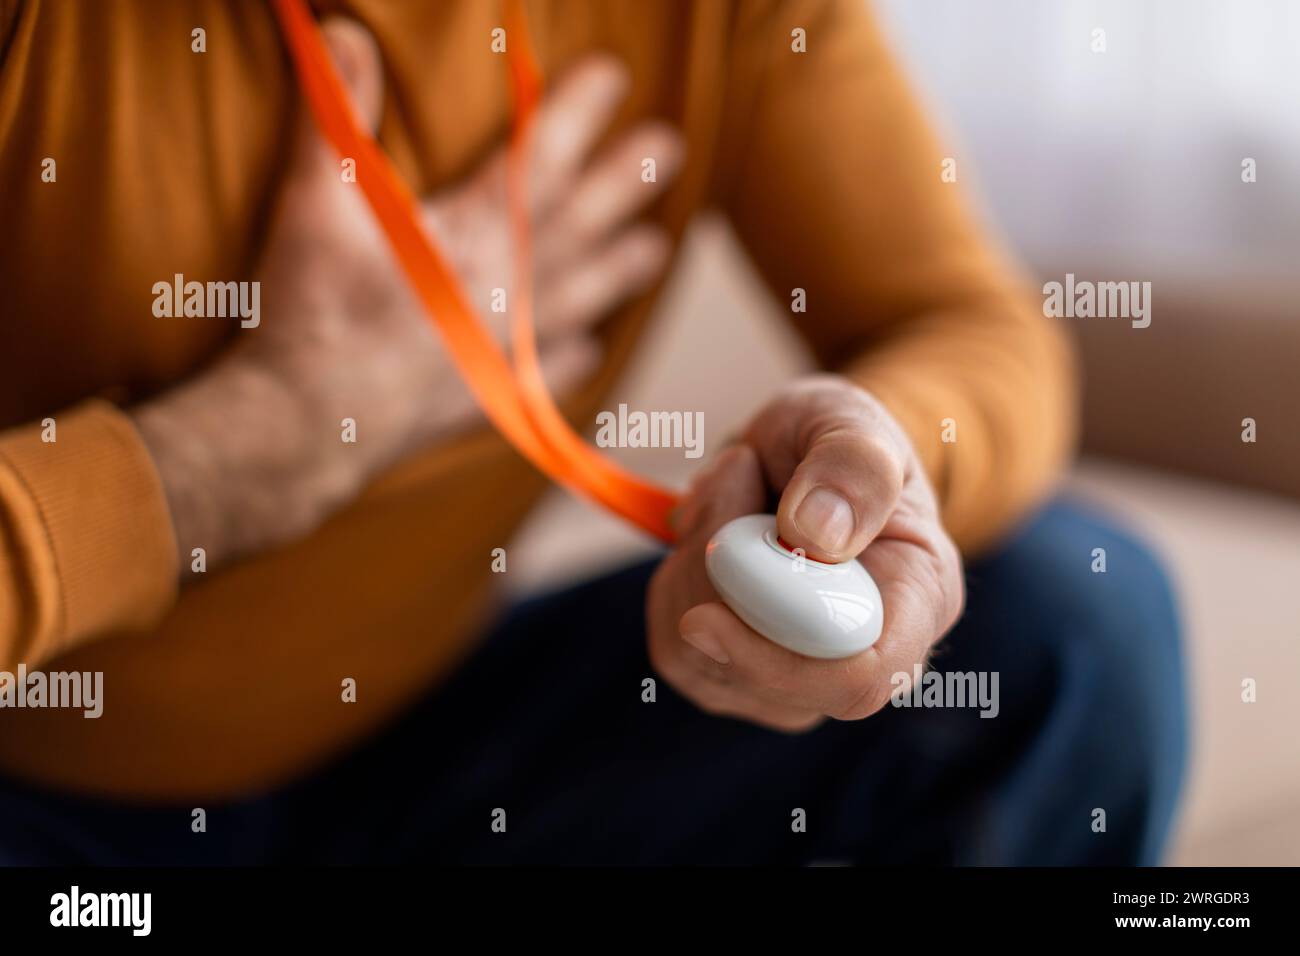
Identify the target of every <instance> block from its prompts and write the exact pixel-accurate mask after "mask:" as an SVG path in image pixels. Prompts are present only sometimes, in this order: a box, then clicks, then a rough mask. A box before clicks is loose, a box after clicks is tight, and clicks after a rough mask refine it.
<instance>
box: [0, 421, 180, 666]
mask: <svg viewBox="0 0 1300 956" xmlns="http://www.w3.org/2000/svg"><path fill="white" fill-rule="evenodd" d="M51 419H52V420H53V422H52V427H51V426H50V425H49V424H48V423H47V422H38V423H35V424H31V425H24V426H20V427H16V428H12V429H9V430H7V431H3V432H0V669H3V670H12V668H13V666H14V665H16V664H17V663H18V662H26V663H28V664H39V663H40V662H42V661H45V660H48V659H49V658H51V657H54V656H56V655H57V654H59V653H61V652H63V651H66V650H68V649H70V648H72V647H74V646H76V645H78V644H81V643H83V642H86V641H89V640H92V639H94V638H95V637H99V636H105V635H108V634H112V633H121V632H126V631H137V630H143V629H147V628H149V627H151V626H153V625H154V624H156V623H157V622H158V620H159V619H160V618H161V617H162V615H163V614H164V613H165V612H166V610H167V609H168V607H169V606H170V605H171V602H172V601H173V599H174V597H175V590H176V579H177V573H176V567H177V565H176V546H175V542H174V540H173V535H172V525H171V517H170V514H169V512H168V509H167V502H166V499H165V497H164V494H163V490H162V486H161V484H160V482H159V480H158V476H157V473H156V472H155V470H154V466H153V462H152V459H151V458H150V457H149V453H148V451H147V450H146V449H145V447H144V444H143V442H142V441H141V440H140V437H139V435H138V434H137V433H136V430H135V427H134V425H133V424H132V423H131V421H130V419H129V418H128V417H127V416H126V415H125V414H123V413H122V412H121V411H119V410H118V409H117V408H115V407H114V406H112V405H110V404H108V403H106V402H101V401H97V400H96V401H89V402H85V403H83V404H81V405H78V406H76V407H74V408H71V409H69V410H67V411H66V412H62V413H58V414H55V415H53V416H51ZM51 438H52V439H53V440H52V441H51V440H49V439H51Z"/></svg>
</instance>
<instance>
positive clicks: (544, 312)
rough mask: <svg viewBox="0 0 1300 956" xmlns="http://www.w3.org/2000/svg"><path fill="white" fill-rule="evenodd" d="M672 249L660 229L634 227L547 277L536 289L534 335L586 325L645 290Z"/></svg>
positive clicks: (565, 332) (658, 273)
mask: <svg viewBox="0 0 1300 956" xmlns="http://www.w3.org/2000/svg"><path fill="white" fill-rule="evenodd" d="M671 249H672V243H671V242H670V241H669V238H668V234H667V233H666V232H665V231H664V230H663V229H661V228H659V227H657V226H636V227H633V228H632V229H629V230H627V231H626V232H625V233H624V234H623V235H621V236H618V237H617V238H615V239H614V240H613V241H612V242H610V243H609V244H608V245H606V246H605V247H604V248H602V249H598V250H592V251H589V253H588V255H587V256H585V257H584V258H582V259H581V260H578V261H575V262H574V263H573V264H572V265H571V266H570V267H569V268H568V269H566V270H564V271H563V272H561V273H558V274H555V275H552V276H551V277H550V278H549V279H548V281H547V282H546V284H545V285H543V286H542V287H541V288H539V289H538V298H537V334H538V337H539V338H540V339H546V338H548V337H551V336H556V335H565V334H568V333H571V332H572V331H574V330H575V329H583V328H587V327H589V326H591V325H593V324H595V323H596V322H597V321H598V320H599V319H601V318H602V317H603V316H604V315H606V314H607V313H608V312H609V310H610V309H612V308H614V307H615V306H616V305H618V304H619V303H621V302H623V301H625V300H626V299H629V298H631V297H632V296H634V295H637V294H638V293H640V292H644V291H645V290H646V289H648V288H649V287H650V286H651V285H653V284H654V281H655V280H656V279H657V278H658V277H659V276H660V275H661V274H662V272H663V269H664V266H665V265H666V264H667V262H668V256H669V253H670V251H671Z"/></svg>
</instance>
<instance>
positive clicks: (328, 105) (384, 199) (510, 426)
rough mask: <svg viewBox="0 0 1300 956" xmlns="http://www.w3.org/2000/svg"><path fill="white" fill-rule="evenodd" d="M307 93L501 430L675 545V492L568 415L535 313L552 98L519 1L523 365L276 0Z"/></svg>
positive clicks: (516, 191)
mask: <svg viewBox="0 0 1300 956" xmlns="http://www.w3.org/2000/svg"><path fill="white" fill-rule="evenodd" d="M274 4H275V12H276V15H277V17H278V18H279V21H280V27H281V30H282V31H283V33H284V36H285V40H286V42H287V44H288V47H289V53H290V56H291V58H292V60H293V66H294V70H295V72H296V73H297V75H298V83H299V86H300V87H301V88H302V92H303V95H304V97H305V98H306V100H307V103H308V105H309V106H310V108H311V111H312V114H313V115H314V116H315V119H316V124H317V126H318V127H319V128H320V131H321V133H322V135H323V136H324V137H325V139H326V140H327V141H328V142H329V144H330V145H331V146H333V147H334V149H335V151H336V152H337V153H338V154H339V155H340V156H347V157H351V158H353V159H355V160H356V170H357V183H358V184H359V185H360V186H361V190H362V192H363V193H364V195H365V197H366V201H367V202H369V204H370V208H371V210H372V211H373V212H374V214H375V218H376V219H377V220H378V221H379V224H380V226H381V227H382V228H383V231H384V234H385V235H386V236H387V237H388V241H389V244H390V245H391V246H392V249H393V252H394V254H395V255H396V256H397V260H398V263H399V264H400V265H401V267H402V271H403V272H404V273H405V274H406V278H407V280H408V281H409V282H410V283H411V287H412V288H413V289H414V291H415V293H416V295H417V296H418V297H419V299H420V302H421V303H422V304H423V306H424V310H425V313H426V315H427V316H428V317H429V319H430V320H431V321H432V322H433V324H434V325H435V326H436V327H437V328H438V331H439V332H440V333H441V334H442V339H443V342H444V344H445V345H446V347H447V351H448V353H449V354H450V355H451V358H452V361H453V362H454V363H455V365H456V368H457V370H458V371H459V372H460V376H461V378H462V379H463V380H464V381H465V384H466V385H467V386H468V387H469V389H470V391H471V393H473V395H474V397H475V399H476V400H477V401H478V404H479V406H480V407H481V408H482V409H483V411H484V413H485V414H486V415H487V417H488V419H489V420H490V421H491V422H492V424H493V425H495V426H496V428H497V430H498V431H499V432H500V433H501V434H502V436H504V437H505V438H506V440H507V441H509V442H510V444H511V445H513V446H514V447H515V448H516V449H517V450H518V451H519V453H520V454H522V455H523V456H524V457H525V458H527V459H528V460H529V461H531V462H532V463H533V464H534V465H536V466H537V468H538V469H540V470H541V471H542V472H544V473H545V474H547V475H549V476H550V477H551V478H552V479H554V480H555V481H556V482H558V483H560V484H562V485H564V486H565V487H566V488H568V489H569V490H570V491H572V492H574V493H576V494H579V495H584V496H586V497H588V498H590V499H592V500H593V501H595V502H597V503H598V504H600V505H603V506H604V507H605V508H607V509H609V510H610V511H612V512H614V513H615V514H618V515H621V516H622V517H623V518H625V519H627V520H628V521H630V522H632V523H633V524H635V525H638V526H639V527H641V528H643V529H644V530H646V531H648V532H649V533H650V534H652V535H654V536H655V537H657V538H659V539H661V540H663V541H672V540H673V537H674V535H673V532H672V529H671V528H670V527H669V524H668V515H669V512H670V511H671V510H672V509H673V508H674V507H675V506H676V505H677V502H678V498H677V496H676V495H675V494H673V493H672V492H670V491H668V490H666V489H664V488H660V487H658V486H656V485H654V484H652V483H650V482H647V481H645V480H644V479H642V478H639V477H637V476H636V475H634V474H632V473H631V472H628V471H626V470H624V469H622V468H620V467H618V466H617V465H615V464H614V463H613V462H610V461H608V460H607V459H605V458H603V457H602V456H601V455H600V454H599V453H598V452H597V451H596V449H595V448H593V447H592V446H590V445H588V444H587V443H586V442H585V441H584V440H583V439H582V437H581V436H580V435H578V434H577V433H576V432H574V430H573V429H572V428H571V427H570V426H569V424H568V422H567V421H565V419H564V416H563V415H561V414H560V410H559V409H558V408H556V406H555V402H554V401H553V400H552V398H551V395H550V393H549V392H548V391H547V389H546V384H545V381H544V380H543V378H542V371H541V365H540V364H539V362H538V357H537V343H536V337H535V335H534V330H533V321H532V290H531V276H532V242H531V236H530V233H531V230H530V227H529V221H528V206H527V199H526V190H527V185H526V184H527V163H528V142H529V136H530V132H531V129H532V120H533V116H534V114H535V113H536V109H537V103H538V101H539V99H540V98H541V88H542V81H541V74H540V71H539V70H538V67H537V61H536V59H535V58H534V56H533V51H532V47H531V45H530V43H529V39H528V30H527V24H526V21H525V18H524V12H523V7H522V3H521V2H520V0H506V37H507V39H506V50H507V52H506V60H507V64H508V66H509V69H510V81H511V90H512V93H513V98H514V113H513V117H512V123H511V132H510V143H509V147H508V155H507V180H508V184H507V197H508V202H509V207H510V226H511V234H512V238H513V242H514V252H515V286H516V288H515V289H514V292H513V299H514V302H513V306H512V308H511V309H510V316H511V317H510V337H511V347H512V350H513V355H514V366H513V368H512V367H511V364H510V361H509V360H508V359H507V358H506V356H505V354H504V353H503V352H502V351H501V347H500V346H499V345H498V344H497V342H496V340H495V339H494V338H493V337H492V335H491V334H490V333H489V332H488V331H487V329H486V328H485V327H484V325H483V322H482V321H481V320H480V319H479V317H478V316H477V315H475V313H474V309H473V307H472V306H471V305H470V304H469V301H468V298H467V297H466V295H465V292H464V290H463V289H462V288H461V286H460V283H459V282H458V281H457V279H456V276H455V274H454V273H453V272H452V271H451V269H449V268H448V266H447V263H446V260H445V259H444V258H443V256H442V255H441V253H440V252H439V251H438V249H437V246H436V245H435V243H434V241H433V239H432V238H430V236H429V235H428V234H427V233H426V232H425V230H424V228H423V227H422V226H421V224H420V217H419V206H418V204H417V203H416V200H415V197H414V196H413V195H412V194H411V191H410V190H409V189H408V188H407V186H406V184H405V183H404V182H402V179H401V177H400V176H398V174H397V171H396V170H395V169H393V166H392V163H391V162H389V160H388V157H387V156H386V155H385V154H384V151H383V149H382V148H380V146H379V144H378V143H376V142H375V140H374V139H373V138H372V137H371V136H370V135H369V134H368V133H367V132H366V131H365V130H364V129H362V128H361V126H360V125H359V124H358V123H357V120H356V117H355V116H354V115H353V112H352V109H351V105H350V102H349V100H348V96H347V91H346V89H345V88H344V86H343V82H342V80H340V78H339V76H338V73H337V72H336V71H335V69H334V64H333V61H332V60H331V59H330V55H329V51H328V49H327V48H326V46H325V41H324V38H323V37H322V36H321V33H320V30H319V29H318V27H317V25H316V21H315V18H314V17H313V16H312V14H311V11H310V10H309V9H308V6H307V2H306V0H274Z"/></svg>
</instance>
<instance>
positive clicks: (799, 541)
mask: <svg viewBox="0 0 1300 956" xmlns="http://www.w3.org/2000/svg"><path fill="white" fill-rule="evenodd" d="M746 440H747V441H748V442H749V443H750V444H752V445H753V446H754V447H755V448H756V449H758V453H759V458H760V459H761V460H762V463H763V470H764V472H765V473H766V475H767V479H768V482H769V483H770V484H771V486H772V487H774V488H782V489H784V490H783V491H782V493H781V503H780V505H779V506H778V508H777V512H776V520H777V528H778V530H779V532H780V534H781V537H782V538H784V539H785V541H786V542H787V543H788V544H789V545H790V546H791V547H796V548H803V549H804V551H805V552H806V553H807V555H808V557H810V558H815V559H818V560H822V561H829V562H833V563H835V562H840V561H847V560H848V559H849V558H853V557H856V556H857V555H858V554H860V553H861V552H862V550H863V549H864V548H865V547H866V546H867V545H868V544H870V543H871V540H872V539H873V538H874V537H875V536H876V535H877V534H879V533H880V530H881V528H882V527H884V524H885V522H886V520H887V519H888V518H889V516H890V515H891V514H892V513H893V511H894V508H895V506H896V504H897V502H898V498H899V495H900V494H901V493H902V490H903V483H904V479H905V478H906V477H907V473H906V462H907V460H908V456H909V454H910V446H909V445H908V443H907V439H906V437H905V436H903V434H902V432H901V430H900V429H899V428H898V426H897V425H895V424H894V423H893V421H892V420H891V419H890V417H889V415H888V414H887V413H886V412H885V411H884V410H883V408H881V407H880V405H879V403H878V402H877V401H876V400H875V399H874V398H872V397H871V396H870V395H868V394H867V393H866V392H863V391H862V390H861V389H847V388H845V386H844V385H843V383H841V382H836V381H829V382H828V381H825V380H812V381H810V382H806V383H801V384H800V385H799V386H798V387H797V388H796V389H794V390H791V391H790V392H788V393H787V394H786V395H784V396H783V397H782V398H781V399H779V400H777V401H776V402H773V403H772V404H771V405H769V406H768V407H767V408H766V409H764V411H763V412H761V413H760V414H759V415H758V417H757V418H756V419H755V420H754V422H753V423H752V424H751V425H750V427H749V430H748V432H747V433H746Z"/></svg>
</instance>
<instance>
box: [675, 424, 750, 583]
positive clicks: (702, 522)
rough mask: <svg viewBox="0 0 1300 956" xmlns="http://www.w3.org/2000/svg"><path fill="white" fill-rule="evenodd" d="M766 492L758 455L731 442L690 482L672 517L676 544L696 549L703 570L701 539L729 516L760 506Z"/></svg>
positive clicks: (732, 516)
mask: <svg viewBox="0 0 1300 956" xmlns="http://www.w3.org/2000/svg"><path fill="white" fill-rule="evenodd" d="M766 497H767V493H766V490H765V488H764V485H763V472H762V470H761V469H760V468H759V464H758V457H757V456H756V455H755V453H754V449H752V448H750V447H749V446H748V445H732V446H731V447H730V448H725V449H723V450H722V451H721V452H719V453H718V455H717V457H716V458H714V460H713V461H712V462H711V463H710V464H709V465H708V466H707V467H706V468H705V469H704V470H703V471H702V472H700V473H699V474H698V475H696V476H695V478H694V480H693V481H692V482H691V487H690V490H688V491H687V493H686V495H685V496H684V497H683V499H682V503H681V504H680V505H679V506H678V508H677V511H676V512H675V514H674V517H673V528H674V530H675V531H676V532H677V536H678V547H679V548H694V550H695V552H698V555H697V556H698V564H699V567H698V569H697V570H698V571H699V573H700V574H703V573H704V551H703V548H702V547H695V546H696V545H701V544H702V543H703V541H705V540H707V539H709V538H711V537H712V536H713V533H714V532H715V531H717V530H718V529H719V528H721V527H722V526H723V525H724V524H726V523H727V522H728V521H730V520H732V519H733V518H739V517H741V516H743V515H749V514H754V513H755V512H759V511H762V510H763V504H764V502H765V500H766Z"/></svg>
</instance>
